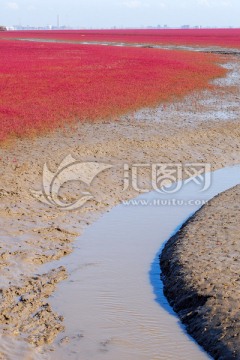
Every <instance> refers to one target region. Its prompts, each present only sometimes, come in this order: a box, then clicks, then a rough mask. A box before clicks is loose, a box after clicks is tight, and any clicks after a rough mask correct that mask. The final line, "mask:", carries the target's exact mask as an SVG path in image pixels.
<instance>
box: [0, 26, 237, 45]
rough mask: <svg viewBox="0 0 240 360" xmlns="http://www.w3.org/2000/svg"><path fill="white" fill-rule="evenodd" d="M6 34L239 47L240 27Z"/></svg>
mask: <svg viewBox="0 0 240 360" xmlns="http://www.w3.org/2000/svg"><path fill="white" fill-rule="evenodd" d="M0 36H1V37H4V38H6V37H8V38H32V39H33V38H39V39H56V40H63V41H100V42H101V41H107V42H124V43H140V44H164V45H167V44H172V45H198V46H213V45H216V46H221V47H233V48H240V29H145V30H140V29H136V30H134V29H130V30H66V31H55V30H54V31H8V32H3V33H1V34H0Z"/></svg>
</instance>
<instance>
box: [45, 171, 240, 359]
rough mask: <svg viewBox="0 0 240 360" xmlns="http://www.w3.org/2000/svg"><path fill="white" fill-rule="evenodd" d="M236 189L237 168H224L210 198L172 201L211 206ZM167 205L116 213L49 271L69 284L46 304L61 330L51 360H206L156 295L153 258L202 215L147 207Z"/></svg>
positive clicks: (190, 192) (196, 195) (184, 195)
mask: <svg viewBox="0 0 240 360" xmlns="http://www.w3.org/2000/svg"><path fill="white" fill-rule="evenodd" d="M239 183H240V166H235V167H232V168H226V169H222V170H219V171H216V172H215V173H213V176H212V185H211V187H210V189H209V190H208V191H206V192H203V193H200V192H199V189H198V188H197V185H196V184H195V183H194V182H189V183H188V184H187V185H184V186H183V187H182V189H181V190H180V191H179V192H178V193H177V194H174V198H175V200H184V201H186V200H194V199H195V200H209V199H211V198H212V197H213V196H215V195H217V194H218V193H220V192H222V191H225V190H227V189H229V188H231V187H233V186H235V185H237V184H239ZM172 197H173V195H160V194H157V193H154V192H152V193H149V194H147V195H146V194H145V195H144V196H140V197H139V198H137V200H140V201H142V200H143V199H145V200H147V201H148V202H149V206H139V205H138V206H126V205H123V204H122V205H119V206H117V207H116V208H114V209H113V210H112V211H110V212H109V213H106V214H105V215H104V216H103V217H102V218H101V219H100V220H99V221H97V222H96V223H95V224H94V225H92V226H90V227H89V228H88V229H87V230H86V231H85V233H84V235H83V236H81V237H80V238H79V239H78V240H77V241H76V244H75V251H74V253H73V254H71V255H70V256H67V257H66V258H64V259H62V260H61V261H58V262H54V263H51V267H56V266H60V265H64V266H66V267H67V269H68V271H69V274H70V276H69V278H68V280H67V281H64V282H62V283H61V284H60V285H59V286H58V289H57V291H56V293H55V294H54V296H53V297H51V298H50V303H51V304H52V306H53V307H54V309H55V310H56V311H58V312H59V313H60V314H63V316H64V318H65V325H66V330H65V333H64V334H63V333H62V334H61V335H60V336H59V337H58V338H57V340H56V341H55V343H54V345H53V346H51V350H53V349H54V350H55V351H54V352H51V353H49V354H48V355H49V358H50V359H59V360H61V359H76V360H77V359H84V360H90V359H91V360H95V359H96V360H101V359H106V360H112V359H114V360H120V359H123V358H124V359H126V360H136V359H138V360H149V359H151V360H159V359H169V360H170V359H174V360H175V359H178V360H181V359H182V360H186V359H189V360H190V359H196V360H202V359H209V357H208V355H207V354H206V353H204V352H203V351H202V349H201V348H200V347H199V346H198V345H197V344H196V343H195V342H194V341H193V340H192V339H191V338H190V337H189V336H188V335H187V334H186V332H185V329H184V327H183V326H182V325H181V324H180V323H179V320H178V318H177V317H176V316H175V314H174V313H173V312H172V310H171V308H170V307H169V305H168V303H167V301H166V299H165V297H164V296H163V293H162V283H161V281H160V269H159V264H158V255H159V254H160V251H161V249H162V247H163V245H164V243H165V242H166V240H167V239H169V238H170V237H171V235H173V233H174V232H176V231H177V229H179V227H180V226H181V225H182V223H183V222H185V221H186V220H187V218H189V216H191V215H192V214H193V213H194V212H195V211H197V210H198V209H199V207H200V205H195V206H189V205H188V206H187V205H186V206H150V205H151V204H154V203H155V204H156V199H157V200H158V202H159V201H160V200H161V201H162V200H163V199H165V200H167V199H170V198H171V199H172ZM159 249H160V250H159ZM48 268H49V265H48ZM48 268H46V267H45V268H44V270H47V269H48ZM49 350H50V349H49Z"/></svg>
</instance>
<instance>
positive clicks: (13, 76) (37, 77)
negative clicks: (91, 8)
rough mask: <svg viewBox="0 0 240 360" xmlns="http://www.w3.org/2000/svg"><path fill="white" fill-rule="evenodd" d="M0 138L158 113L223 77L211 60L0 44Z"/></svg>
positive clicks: (176, 53)
mask: <svg viewBox="0 0 240 360" xmlns="http://www.w3.org/2000/svg"><path fill="white" fill-rule="evenodd" d="M0 54H1V57H0V95H1V96H0V139H1V140H4V139H6V138H7V137H9V136H17V137H18V136H22V135H26V134H27V135H30V134H35V133H38V132H40V131H45V130H49V129H52V128H56V127H59V126H61V125H63V124H65V123H69V122H70V123H71V122H73V121H85V120H88V121H95V120H98V119H107V118H110V117H111V118H112V119H116V118H117V116H120V115H121V114H124V113H127V112H129V111H133V110H136V109H139V108H142V107H149V106H156V105H158V104H160V103H161V102H169V101H171V100H173V99H174V98H175V97H179V96H184V95H186V94H188V93H190V92H192V91H194V90H198V89H199V90H200V89H204V88H209V87H210V85H209V81H210V80H211V79H213V78H216V77H220V76H223V75H224V74H225V70H223V69H222V68H221V67H219V66H218V64H217V62H218V61H219V58H218V57H217V56H215V55H209V54H202V53H192V52H183V51H168V50H158V49H147V48H133V47H111V46H98V45H79V44H67V43H41V42H27V41H14V40H9V41H8V40H0Z"/></svg>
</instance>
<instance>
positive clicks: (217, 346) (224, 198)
mask: <svg viewBox="0 0 240 360" xmlns="http://www.w3.org/2000/svg"><path fill="white" fill-rule="evenodd" d="M239 195H240V186H237V187H235V188H234V189H231V190H229V191H227V192H225V193H222V194H221V195H219V196H217V197H216V198H214V199H213V200H212V201H211V202H210V203H209V204H208V205H206V206H205V207H203V208H202V209H201V210H200V211H198V212H197V213H196V214H195V215H194V216H193V217H192V218H190V219H189V220H188V221H187V222H186V223H185V224H184V225H183V227H182V228H181V229H180V231H179V232H178V233H177V234H176V235H174V236H173V237H172V238H171V239H170V240H169V241H168V243H167V244H166V246H165V248H164V250H163V252H162V254H161V256H160V266H161V270H162V275H161V276H162V280H163V283H164V294H165V296H166V297H167V299H168V301H169V303H170V305H171V306H172V307H173V310H174V311H175V312H176V313H177V314H178V316H179V318H180V320H181V322H182V323H183V324H184V325H185V326H186V330H187V332H188V333H189V334H190V335H191V336H192V337H193V338H194V339H195V340H196V341H197V342H198V343H199V344H200V345H201V346H202V347H203V348H204V349H205V350H206V351H207V352H208V353H209V354H210V355H211V356H212V357H213V358H214V359H218V360H231V359H240V304H239V299H240V266H239V264H240V206H239Z"/></svg>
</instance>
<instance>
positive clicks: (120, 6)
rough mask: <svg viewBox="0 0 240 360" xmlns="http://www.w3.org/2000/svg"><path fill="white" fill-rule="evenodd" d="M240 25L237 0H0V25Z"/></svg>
mask: <svg viewBox="0 0 240 360" xmlns="http://www.w3.org/2000/svg"><path fill="white" fill-rule="evenodd" d="M58 14H59V17H60V25H68V26H72V27H80V28H84V27H86V28H109V27H113V26H117V27H145V26H157V25H161V26H163V25H165V24H166V25H168V26H171V27H179V26H182V25H190V26H197V25H202V26H212V27H214V26H216V27H229V26H233V27H240V1H239V0H67V1H65V0H0V25H5V26H12V25H19V24H20V25H24V26H26V25H30V26H45V25H57V15H58Z"/></svg>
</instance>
